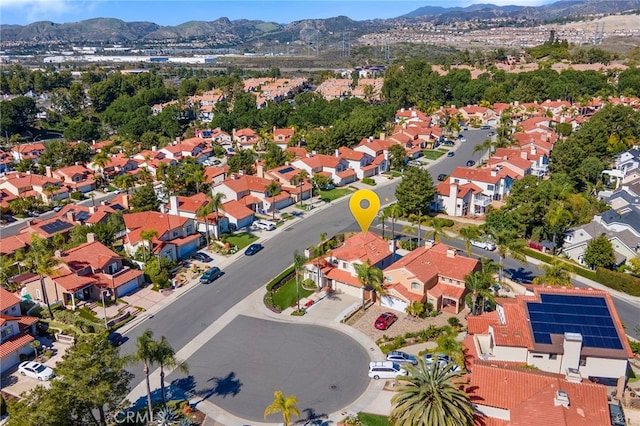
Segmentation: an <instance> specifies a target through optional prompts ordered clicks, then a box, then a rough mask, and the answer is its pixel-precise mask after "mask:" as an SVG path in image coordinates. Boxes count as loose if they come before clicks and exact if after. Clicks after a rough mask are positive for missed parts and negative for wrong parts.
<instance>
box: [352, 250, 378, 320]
mask: <svg viewBox="0 0 640 426" xmlns="http://www.w3.org/2000/svg"><path fill="white" fill-rule="evenodd" d="M355 268H356V273H357V274H358V281H360V284H362V310H363V311H364V309H365V299H364V295H365V290H368V291H373V292H374V294H375V295H376V296H377V300H378V301H379V300H380V299H381V298H382V296H384V295H385V292H384V287H383V282H384V276H383V274H382V270H381V269H380V268H378V267H376V266H371V263H370V262H369V259H367V260H366V261H365V262H364V263H363V264H362V265H359V264H356V265H355Z"/></svg>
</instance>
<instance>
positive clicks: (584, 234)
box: [562, 221, 640, 265]
mask: <svg viewBox="0 0 640 426" xmlns="http://www.w3.org/2000/svg"><path fill="white" fill-rule="evenodd" d="M601 235H604V236H606V237H607V239H608V240H609V242H610V243H611V247H612V248H613V251H614V254H615V259H616V260H615V262H616V265H622V264H624V263H625V262H627V261H629V260H630V259H633V258H637V257H638V249H640V238H638V236H637V235H635V234H633V233H632V232H631V231H629V230H628V229H623V230H611V229H607V228H605V227H604V226H603V225H602V224H601V223H598V222H594V221H591V222H589V223H586V224H584V225H580V226H577V227H574V228H571V229H569V230H567V231H566V232H565V233H564V242H563V245H562V254H563V255H565V256H568V257H569V258H570V259H573V260H575V261H576V262H578V263H580V264H581V265H586V264H585V262H584V254H585V252H586V251H587V247H588V245H589V243H590V242H591V240H592V239H594V238H596V237H599V236H601Z"/></svg>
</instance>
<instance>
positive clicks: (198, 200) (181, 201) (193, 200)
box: [176, 192, 209, 213]
mask: <svg viewBox="0 0 640 426" xmlns="http://www.w3.org/2000/svg"><path fill="white" fill-rule="evenodd" d="M176 198H177V201H178V210H179V211H183V212H189V213H196V212H197V211H198V209H200V208H201V207H206V206H207V204H209V199H208V198H207V196H206V195H205V194H203V193H202V192H198V193H197V194H193V195H192V196H190V197H181V196H177V197H176Z"/></svg>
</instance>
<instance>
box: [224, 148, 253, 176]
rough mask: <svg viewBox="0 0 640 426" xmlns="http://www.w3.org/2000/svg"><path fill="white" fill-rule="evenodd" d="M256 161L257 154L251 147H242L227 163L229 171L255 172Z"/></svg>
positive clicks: (250, 173)
mask: <svg viewBox="0 0 640 426" xmlns="http://www.w3.org/2000/svg"><path fill="white" fill-rule="evenodd" d="M255 161H256V154H255V152H253V151H252V150H250V149H241V150H239V151H236V153H235V154H234V155H233V157H231V158H229V161H228V162H227V165H228V166H229V173H237V172H240V171H242V172H243V173H244V174H247V175H252V174H255V168H254V163H255Z"/></svg>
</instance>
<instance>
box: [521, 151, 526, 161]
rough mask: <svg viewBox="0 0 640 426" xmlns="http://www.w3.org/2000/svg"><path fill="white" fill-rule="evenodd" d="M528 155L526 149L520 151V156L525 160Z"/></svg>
mask: <svg viewBox="0 0 640 426" xmlns="http://www.w3.org/2000/svg"><path fill="white" fill-rule="evenodd" d="M527 157H528V155H527V151H520V158H522V159H524V160H526V159H527Z"/></svg>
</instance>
